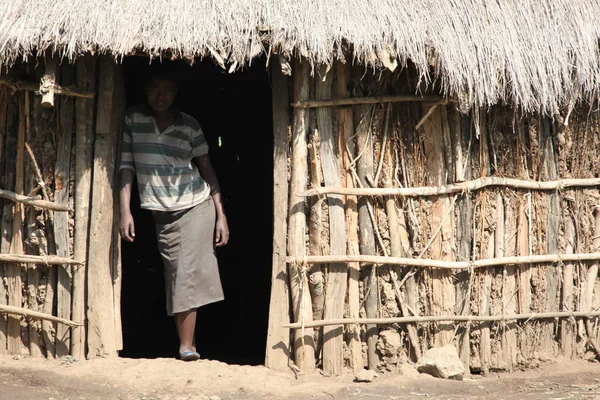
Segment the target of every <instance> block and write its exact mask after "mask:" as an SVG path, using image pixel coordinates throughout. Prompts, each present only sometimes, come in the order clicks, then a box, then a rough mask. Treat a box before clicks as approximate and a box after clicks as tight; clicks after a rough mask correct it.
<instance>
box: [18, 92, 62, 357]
mask: <svg viewBox="0 0 600 400" xmlns="http://www.w3.org/2000/svg"><path fill="white" fill-rule="evenodd" d="M38 100H39V99H35V101H33V117H34V118H33V132H36V133H37V132H44V130H45V129H47V124H48V122H49V121H48V119H47V118H46V115H47V113H44V110H43V108H42V104H41V103H40V102H39V101H38ZM28 131H29V129H28ZM27 136H28V137H27V140H28V141H31V138H30V137H29V135H27ZM34 155H35V154H34ZM28 158H31V159H33V156H32V157H28ZM36 163H37V162H36ZM38 167H39V165H38ZM33 173H35V172H33ZM28 175H31V176H35V175H32V172H28ZM38 176H41V171H40V175H38ZM28 191H29V190H28ZM40 191H41V194H42V197H43V198H44V200H48V199H49V196H48V191H47V190H46V187H42V188H41V189H40ZM29 211H30V212H31V211H32V210H31V207H30V208H29ZM58 214H60V213H58ZM33 217H34V216H33ZM44 220H45V224H46V236H47V237H46V243H47V247H48V248H47V254H56V242H55V236H54V230H53V227H54V213H53V212H52V211H49V210H45V211H44ZM67 234H68V233H67ZM45 268H46V276H45V279H44V280H43V281H40V280H39V278H37V279H36V277H35V275H31V278H28V279H29V280H34V279H35V280H36V281H39V282H40V283H42V282H43V283H44V288H43V291H44V302H43V304H42V305H41V310H42V312H44V313H46V314H50V315H56V313H55V310H54V304H55V300H56V299H55V297H54V295H55V293H56V292H57V288H56V286H57V274H58V269H60V268H62V266H61V267H59V268H56V267H45ZM27 273H28V274H29V273H30V271H29V270H28V271H27ZM36 286H37V284H36ZM69 308H70V307H69ZM40 323H41V326H42V337H43V339H44V346H45V348H46V357H48V358H54V356H55V355H56V351H55V348H56V346H55V344H56V342H57V329H58V328H59V326H57V325H55V324H54V323H53V322H51V321H47V320H42V321H40ZM67 332H69V331H68V330H67ZM58 341H59V342H60V337H58ZM59 345H60V343H59ZM67 354H68V353H67Z"/></svg>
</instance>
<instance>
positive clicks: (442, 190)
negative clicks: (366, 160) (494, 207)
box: [298, 176, 600, 197]
mask: <svg viewBox="0 0 600 400" xmlns="http://www.w3.org/2000/svg"><path fill="white" fill-rule="evenodd" d="M490 186H499V187H506V188H511V189H523V190H540V191H549V190H561V189H565V188H569V187H594V186H600V178H588V179H557V180H551V181H546V182H540V181H530V180H523V179H514V178H501V177H497V176H489V177H484V178H478V179H474V180H471V181H465V182H459V183H452V184H449V185H440V186H424V187H412V188H353V189H350V188H340V187H322V188H317V189H311V190H307V191H304V192H302V193H299V194H298V196H304V197H308V196H318V195H325V194H341V195H346V196H348V195H354V196H405V197H417V196H439V195H445V194H452V193H460V192H465V191H466V192H469V191H475V190H480V189H483V188H486V187H490Z"/></svg>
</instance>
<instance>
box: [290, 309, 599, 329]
mask: <svg viewBox="0 0 600 400" xmlns="http://www.w3.org/2000/svg"><path fill="white" fill-rule="evenodd" d="M598 316H600V311H591V312H584V311H575V312H564V311H560V312H547V313H529V314H512V315H489V316H484V315H432V316H423V317H394V318H354V319H352V318H341V319H336V320H322V321H313V322H311V323H307V324H305V328H309V327H311V328H316V327H319V326H330V325H351V324H362V325H367V324H377V325H390V324H410V323H429V322H481V321H513V320H523V319H525V320H533V319H549V318H590V317H598ZM283 327H284V328H289V329H299V328H301V324H300V323H293V324H287V325H284V326H283Z"/></svg>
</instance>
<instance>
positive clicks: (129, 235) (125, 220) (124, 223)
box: [119, 168, 135, 242]
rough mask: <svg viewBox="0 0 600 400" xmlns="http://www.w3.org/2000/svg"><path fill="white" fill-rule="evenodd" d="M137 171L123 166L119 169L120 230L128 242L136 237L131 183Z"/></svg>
mask: <svg viewBox="0 0 600 400" xmlns="http://www.w3.org/2000/svg"><path fill="white" fill-rule="evenodd" d="M134 174H135V172H134V171H133V170H132V169H128V168H123V169H121V171H119V186H120V189H119V204H120V206H121V221H120V223H119V231H120V232H121V237H122V238H123V239H125V240H127V241H128V242H133V239H134V238H135V226H134V224H133V216H132V215H131V209H130V206H129V204H130V202H131V185H132V183H133V178H134Z"/></svg>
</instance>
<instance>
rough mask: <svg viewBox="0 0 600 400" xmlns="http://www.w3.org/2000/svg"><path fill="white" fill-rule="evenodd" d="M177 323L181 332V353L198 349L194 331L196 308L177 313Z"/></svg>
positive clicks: (179, 332)
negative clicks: (195, 344)
mask: <svg viewBox="0 0 600 400" xmlns="http://www.w3.org/2000/svg"><path fill="white" fill-rule="evenodd" d="M174 316H175V324H176V325H177V333H178V334H179V353H180V354H181V353H182V352H184V351H187V350H192V351H196V347H195V346H194V331H195V329H196V309H195V308H194V309H192V310H189V311H185V312H182V313H176V314H175V315H174Z"/></svg>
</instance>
